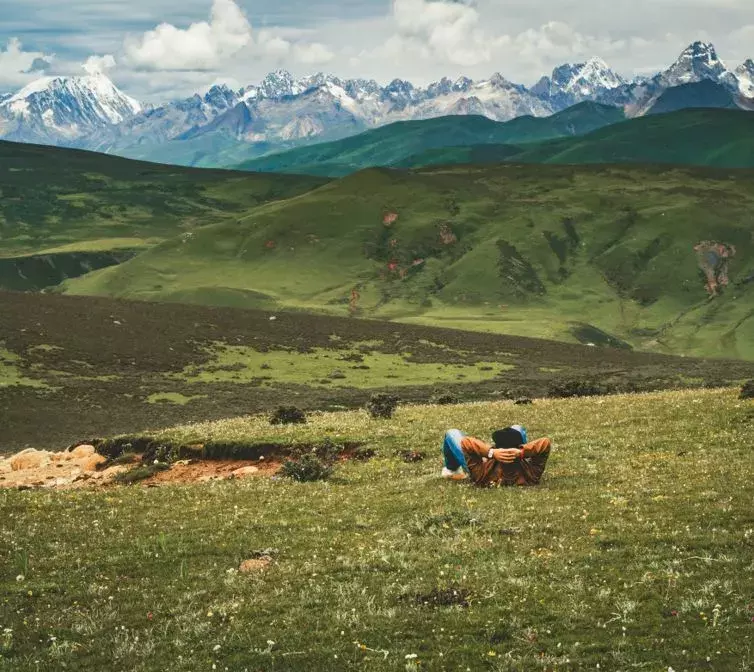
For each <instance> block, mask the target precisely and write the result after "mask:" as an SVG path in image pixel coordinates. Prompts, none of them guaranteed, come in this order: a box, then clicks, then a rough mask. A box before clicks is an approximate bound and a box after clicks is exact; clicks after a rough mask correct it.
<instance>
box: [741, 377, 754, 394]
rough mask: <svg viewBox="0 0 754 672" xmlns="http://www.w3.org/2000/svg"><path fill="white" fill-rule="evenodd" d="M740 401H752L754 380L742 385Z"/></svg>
mask: <svg viewBox="0 0 754 672" xmlns="http://www.w3.org/2000/svg"><path fill="white" fill-rule="evenodd" d="M740 398H741V399H754V380H750V381H748V382H746V383H744V385H743V387H742V388H741V394H740Z"/></svg>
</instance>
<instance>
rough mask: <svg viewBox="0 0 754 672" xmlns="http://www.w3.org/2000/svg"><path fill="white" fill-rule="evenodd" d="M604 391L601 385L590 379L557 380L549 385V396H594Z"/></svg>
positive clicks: (604, 392)
mask: <svg viewBox="0 0 754 672" xmlns="http://www.w3.org/2000/svg"><path fill="white" fill-rule="evenodd" d="M606 393H607V390H606V389H605V387H604V386H603V385H600V384H599V383H596V382H593V381H590V380H558V381H555V382H553V383H551V384H550V387H549V396H551V397H564V398H565V397H596V396H599V395H601V394H606Z"/></svg>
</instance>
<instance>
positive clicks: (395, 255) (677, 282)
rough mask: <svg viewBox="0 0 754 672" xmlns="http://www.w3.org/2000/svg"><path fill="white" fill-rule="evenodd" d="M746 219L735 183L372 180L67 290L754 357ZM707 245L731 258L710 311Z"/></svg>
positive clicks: (581, 178) (261, 215) (599, 176)
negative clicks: (703, 260) (701, 251)
mask: <svg viewBox="0 0 754 672" xmlns="http://www.w3.org/2000/svg"><path fill="white" fill-rule="evenodd" d="M656 118H657V119H660V118H661V117H656ZM753 118H754V117H753ZM752 207H754V173H752V172H743V171H742V172H736V171H712V170H700V169H677V168H661V167H655V168H649V167H647V168H639V167H570V166H512V165H498V166H489V167H456V168H437V169H428V170H425V171H421V172H416V173H406V172H399V171H390V170H386V169H374V170H369V171H364V172H361V173H358V174H355V175H352V176H350V177H347V178H345V179H343V180H341V181H338V182H334V183H331V184H328V185H326V186H324V187H322V188H320V189H317V190H315V191H313V192H310V193H307V194H305V195H302V196H299V197H297V198H295V199H291V200H288V201H282V202H276V203H271V204H268V205H265V206H261V207H259V208H256V209H254V210H253V211H251V212H250V213H249V214H248V215H247V216H245V217H243V218H241V219H240V220H238V221H233V222H232V223H227V224H217V225H213V226H209V227H204V228H203V229H201V230H199V231H196V233H195V235H194V236H193V237H192V238H191V239H190V240H183V239H175V240H172V241H168V242H165V243H163V244H161V245H159V246H157V247H156V248H154V249H152V250H150V251H148V252H146V253H144V254H141V255H139V256H138V257H136V258H135V259H133V260H131V261H128V262H126V263H124V264H122V265H121V266H118V267H116V268H112V269H107V270H103V271H96V272H94V273H91V274H89V275H87V276H85V277H83V278H80V279H78V280H74V281H70V282H67V283H65V285H64V286H63V289H64V290H65V291H67V292H69V293H73V294H99V295H108V296H117V297H122V298H136V299H150V300H181V301H189V302H197V303H222V304H224V305H236V306H240V307H255V306H261V307H270V306H286V307H293V308H303V309H315V310H326V311H330V312H333V313H335V314H340V315H348V314H349V313H350V314H355V315H357V316H371V317H381V318H389V319H394V320H404V321H419V322H423V323H428V324H441V325H444V326H452V327H461V328H469V329H479V330H484V331H493V332H503V333H513V334H519V335H526V336H538V337H545V338H556V339H567V340H571V341H573V340H577V339H578V340H581V341H582V342H595V343H597V344H601V343H603V342H610V341H609V339H608V336H607V335H606V334H604V333H601V332H600V331H599V330H602V332H607V334H612V335H613V336H615V337H617V339H618V340H622V341H627V342H629V343H631V344H633V345H634V346H638V347H642V348H649V349H656V350H660V351H674V352H679V353H685V354H692V353H695V354H704V355H715V356H719V355H726V356H732V357H748V358H752V357H754V331H752V330H753V329H754V319H751V318H752V305H753V301H752V299H753V298H754V294H752V292H754V283H752V282H751V279H752V276H753V275H754V258H753V256H752V252H754V250H753V249H752V248H753V245H754V243H753V242H752V238H751V223H750V222H751V219H750V218H751V214H750V213H751V211H752ZM704 241H709V242H718V243H721V244H725V245H727V246H731V247H730V249H731V250H733V249H734V250H735V255H734V256H731V258H730V259H728V260H727V261H726V260H723V259H715V260H713V261H714V264H713V266H715V264H717V266H715V269H713V270H714V271H715V273H716V274H717V276H719V278H718V279H719V280H720V281H721V282H722V281H723V280H722V276H723V275H724V271H726V267H727V277H728V279H729V285H728V286H727V287H721V290H722V291H721V293H720V295H719V296H717V297H715V298H713V299H710V297H709V296H708V293H707V289H706V288H705V285H706V279H705V276H704V275H703V273H702V270H701V268H700V265H699V262H700V257H699V255H698V253H697V251H695V249H694V248H695V246H697V245H698V244H699V243H701V242H704ZM726 249H728V248H726ZM218 269H222V271H221V272H220V271H219V270H218ZM594 327H596V328H597V330H595V329H594ZM616 342H617V341H616Z"/></svg>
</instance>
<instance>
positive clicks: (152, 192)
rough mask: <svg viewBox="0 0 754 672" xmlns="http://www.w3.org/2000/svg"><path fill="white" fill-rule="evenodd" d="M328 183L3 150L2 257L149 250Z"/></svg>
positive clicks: (27, 148) (11, 146)
mask: <svg viewBox="0 0 754 672" xmlns="http://www.w3.org/2000/svg"><path fill="white" fill-rule="evenodd" d="M323 183H324V180H322V179H319V178H301V177H292V176H279V175H249V174H245V175H244V174H238V173H235V174H234V173H231V172H228V171H207V170H205V171H201V170H193V169H186V168H177V167H175V166H161V165H156V164H149V163H139V162H136V161H129V160H125V159H120V158H115V157H111V156H105V155H102V154H96V153H93V152H82V151H76V150H70V149H59V148H55V147H43V146H37V145H25V144H15V143H9V142H0V229H1V230H2V237H0V257H3V258H6V260H7V259H8V258H14V257H26V256H28V255H37V256H39V255H55V254H63V255H67V254H71V253H103V252H113V251H115V250H135V249H141V248H146V247H149V246H151V245H154V244H156V243H159V242H161V241H163V240H165V239H167V238H172V237H174V236H176V235H178V234H181V233H190V232H191V231H192V230H193V229H195V228H196V227H199V226H202V225H204V224H211V223H216V222H221V221H229V220H231V219H233V218H237V217H238V216H239V214H240V213H243V212H245V211H247V210H248V209H249V208H251V207H254V206H256V205H259V204H261V203H265V202H268V201H271V200H276V199H281V198H288V197H290V196H294V195H297V194H300V193H303V192H305V191H307V190H309V189H312V188H314V187H316V186H320V185H321V184H323ZM68 262H70V259H65V258H63V263H68ZM9 264H11V262H9V261H6V263H5V265H4V266H3V267H2V268H0V278H1V277H2V276H3V275H5V272H6V271H4V270H3V269H7V268H9ZM95 267H96V266H95ZM7 272H8V273H11V274H13V272H12V271H7ZM15 277H18V276H17V274H16V275H15ZM0 282H1V280H0Z"/></svg>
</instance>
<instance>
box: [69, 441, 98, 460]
mask: <svg viewBox="0 0 754 672" xmlns="http://www.w3.org/2000/svg"><path fill="white" fill-rule="evenodd" d="M96 452H97V450H96V449H95V448H94V446H90V445H87V444H85V445H83V446H77V447H76V448H74V449H73V450H72V451H71V453H70V454H71V458H72V459H74V460H78V459H79V458H81V457H89V456H90V455H94V454H95V453H96Z"/></svg>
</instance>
